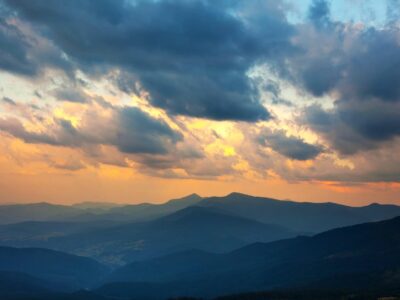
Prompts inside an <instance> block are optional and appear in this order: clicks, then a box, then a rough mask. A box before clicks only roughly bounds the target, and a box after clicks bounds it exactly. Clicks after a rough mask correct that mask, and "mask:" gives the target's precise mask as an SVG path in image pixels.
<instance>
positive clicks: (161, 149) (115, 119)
mask: <svg viewBox="0 0 400 300" xmlns="http://www.w3.org/2000/svg"><path fill="white" fill-rule="evenodd" d="M91 117H94V120H83V121H82V122H83V125H82V126H80V127H74V126H73V125H72V123H71V122H70V121H68V120H63V119H55V120H54V124H53V125H52V126H47V129H46V130H45V131H43V132H32V131H28V130H27V129H26V128H25V127H24V126H23V124H22V123H21V121H20V120H18V119H16V118H3V119H0V130H1V131H4V132H7V133H9V134H11V135H13V136H15V137H17V138H20V139H22V140H24V141H25V142H26V143H32V144H48V145H53V146H64V147H84V146H86V145H101V144H104V145H112V146H115V147H116V148H117V149H119V150H120V151H121V152H124V153H130V154H167V153H168V152H169V151H171V150H172V149H173V146H174V145H175V144H176V143H177V142H179V141H181V140H182V139H183V137H182V135H181V134H180V133H179V132H177V131H175V130H173V129H172V128H171V127H170V126H169V125H168V124H167V123H165V122H164V121H162V120H159V119H155V118H153V117H151V116H150V115H148V114H147V113H145V112H143V111H141V110H139V109H138V108H134V107H122V108H115V111H114V112H113V116H112V118H111V119H110V120H106V119H103V118H101V117H98V116H97V118H96V117H95V116H94V115H91V116H89V118H91ZM104 122H105V123H106V126H104V125H105V124H103V123H104Z"/></svg>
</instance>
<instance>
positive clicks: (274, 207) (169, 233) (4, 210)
mask: <svg viewBox="0 0 400 300" xmlns="http://www.w3.org/2000/svg"><path fill="white" fill-rule="evenodd" d="M3 216H4V219H2V222H3V223H4V224H2V225H0V298H1V299H19V300H22V299H38V300H39V299H57V300H58V299H93V300H97V299H101V300H103V299H150V300H153V299H154V300H156V299H167V298H170V297H184V296H193V297H205V298H213V297H218V296H221V295H229V294H234V295H232V296H229V297H228V298H227V299H230V298H232V299H235V297H237V296H235V295H241V294H243V293H248V292H253V293H252V294H246V295H249V296H243V297H248V299H258V298H257V297H260V298H259V299H265V298H266V299H313V298H312V297H311V296H310V295H314V296H315V297H316V298H315V299H335V298H331V297H333V296H332V295H339V294H340V297H342V295H353V296H354V297H356V296H357V297H361V298H360V299H367V298H368V297H372V298H371V299H373V297H375V296H377V295H378V296H381V295H386V296H388V295H398V294H399V295H400V290H399V288H398V286H400V254H399V253H400V217H397V216H400V207H399V206H396V205H382V204H371V205H367V206H363V207H350V206H344V205H339V204H335V203H299V202H293V201H281V200H275V199H270V198H261V197H254V196H249V195H244V194H239V193H232V194H229V195H227V196H224V197H209V198H201V197H200V196H198V195H196V194H192V195H189V196H187V197H184V198H181V199H174V200H171V201H168V202H166V203H164V204H139V205H127V206H126V205H125V206H121V205H112V204H107V203H93V204H90V203H81V204H77V205H72V206H63V205H52V204H47V203H40V204H28V205H11V206H10V205H7V206H0V217H3ZM13 221H16V222H14V223H13ZM7 287H10V288H7ZM337 293H338V294H337ZM387 293H389V294H387ZM279 295H280V296H279ZM307 295H308V296H307ZM317 295H318V296H317ZM264 296H265V297H264ZM314 296H313V297H314ZM35 297H36V298H35ZM262 297H264V298H262ZM279 297H281V298H279ZM296 297H297V298H296ZM307 297H308V298H307ZM318 297H319V298H318ZM338 297H339V296H338ZM363 297H364V298H363ZM342 298H343V297H342ZM238 299H240V298H238ZM246 299H247V298H246ZM343 299H347V298H343ZM351 299H357V298H351Z"/></svg>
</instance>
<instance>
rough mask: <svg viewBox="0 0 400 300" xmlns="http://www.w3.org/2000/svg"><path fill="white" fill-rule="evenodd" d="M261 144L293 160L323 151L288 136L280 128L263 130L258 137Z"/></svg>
mask: <svg viewBox="0 0 400 300" xmlns="http://www.w3.org/2000/svg"><path fill="white" fill-rule="evenodd" d="M258 141H259V143H260V144H261V145H263V146H267V147H270V148H271V149H273V150H274V151H276V152H278V153H280V154H281V155H283V156H286V157H288V158H291V159H295V160H308V159H314V158H315V157H317V156H318V155H319V154H320V153H322V152H323V148H322V147H321V146H318V145H312V144H309V143H306V142H304V141H303V140H302V139H299V138H296V137H288V136H286V134H285V132H284V131H282V130H277V131H273V132H272V131H269V130H264V131H263V132H262V133H261V134H260V136H259V137H258Z"/></svg>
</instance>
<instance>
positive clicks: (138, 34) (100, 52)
mask: <svg viewBox="0 0 400 300" xmlns="http://www.w3.org/2000/svg"><path fill="white" fill-rule="evenodd" d="M393 3H394V2H393V1H388V2H387V18H385V19H384V20H380V23H379V24H378V23H376V22H373V21H368V20H364V19H361V20H346V19H345V18H344V17H343V16H338V15H335V11H336V14H337V11H339V10H332V9H331V8H332V6H333V5H335V4H336V5H339V4H337V3H334V2H329V1H324V0H315V1H310V5H309V7H308V8H307V9H305V10H304V11H303V13H302V14H301V15H300V16H298V15H297V16H296V14H298V13H299V11H298V10H297V9H296V5H297V6H298V5H299V2H298V1H275V0H274V1H272V0H249V1H247V0H246V1H224V0H221V1H208V0H187V1H186V0H159V1H144V0H130V1H129V0H121V1H112V0H79V1H78V0H76V1H75V0H72V1H62V0H52V1H44V0H17V1H13V0H0V14H1V20H0V45H1V48H0V69H1V70H2V74H3V75H4V74H7V75H9V74H13V75H12V76H15V78H17V79H18V80H20V81H18V80H15V81H14V79H12V80H9V81H8V82H7V83H6V84H5V85H4V86H3V87H2V93H3V95H1V96H2V101H1V103H0V104H1V107H2V110H3V111H1V112H0V130H1V131H2V132H5V133H7V134H8V135H9V136H13V137H16V138H18V139H20V140H22V141H24V142H25V143H27V144H35V145H37V144H40V145H42V144H44V145H52V146H56V147H64V148H71V149H75V150H77V151H82V152H83V153H84V154H83V156H84V157H79V158H76V159H75V158H74V160H72V161H73V162H74V163H73V164H72V167H71V168H70V169H71V170H75V169H76V170H80V169H81V168H83V166H84V165H85V164H83V163H81V161H85V159H86V161H89V162H92V161H93V160H96V159H97V160H98V162H99V163H110V164H115V165H121V166H124V167H126V166H132V165H134V164H140V165H141V166H142V167H143V168H142V170H145V171H146V173H147V174H150V175H154V176H160V177H179V178H180V177H195V178H198V177H207V178H211V177H212V178H217V177H219V176H247V177H252V178H254V177H257V178H265V177H268V174H278V175H279V176H281V177H282V178H284V179H289V180H313V179H321V180H330V179H332V180H336V181H340V180H344V181H357V182H358V181H363V180H364V181H379V180H383V181H390V180H393V181H396V178H397V177H396V172H400V170H397V168H396V167H393V166H390V167H389V166H387V167H386V168H382V169H386V170H388V171H387V172H386V173H385V174H384V175H382V174H379V172H377V169H378V168H379V164H380V163H381V164H388V160H387V159H383V155H382V156H380V155H378V153H390V151H392V150H393V149H397V148H398V139H399V135H400V121H399V120H400V68H399V66H400V25H399V20H398V15H396V11H395V10H394V9H393V7H395V6H394V4H393ZM354 9H357V8H356V7H354ZM0 75H1V74H0ZM4 78H5V77H4ZM13 78H14V77H13ZM17 81H18V82H19V83H18V84H20V85H19V86H18V87H15V86H14V84H15V85H16V83H15V82H17ZM27 82H29V83H30V84H31V87H30V88H26V90H30V94H29V95H28V96H27V93H28V92H26V93H23V91H21V90H24V89H23V88H21V86H24V84H25V85H26V86H28V84H27ZM32 86H34V89H33V88H32ZM15 90H17V91H15ZM38 90H40V93H38ZM38 95H40V97H39V96H38ZM44 103H46V105H44ZM266 128H268V129H266ZM102 146H106V147H112V148H113V150H111V151H110V150H109V149H108V148H107V149H108V150H107V151H108V152H107V151H103V150H104V149H102ZM393 151H394V150H393ZM103 152H104V153H107V155H109V157H108V158H106V156H107V155H100V154H99V153H103ZM110 153H112V154H110ZM374 155H375V156H374ZM372 156H374V157H376V159H374V160H371V159H369V160H364V159H363V158H365V157H372ZM378 158H379V159H378ZM288 161H290V162H289V163H288ZM285 164H289V165H290V166H291V167H288V166H286V165H285ZM293 164H295V165H296V166H298V167H299V168H300V169H299V170H298V169H294V168H293ZM312 164H313V166H312V167H311V165H312ZM53 165H54V166H62V165H63V164H53ZM304 166H306V168H307V169H305V167H304ZM326 166H329V168H330V169H331V170H335V172H333V175H332V174H331V175H330V174H326V173H325V171H324V167H326ZM301 168H303V169H301ZM255 174H256V175H255ZM266 174H267V175H266Z"/></svg>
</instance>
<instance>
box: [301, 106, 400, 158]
mask: <svg viewBox="0 0 400 300" xmlns="http://www.w3.org/2000/svg"><path fill="white" fill-rule="evenodd" d="M302 118H303V121H304V122H305V123H306V124H308V125H309V126H310V127H311V128H312V129H313V130H314V131H315V132H317V133H319V134H321V135H322V136H323V137H324V138H325V139H326V140H327V141H328V142H329V143H330V144H331V146H332V147H333V148H334V149H335V150H337V151H338V152H340V153H341V154H345V155H351V154H355V153H357V152H359V151H362V150H371V149H376V148H378V147H379V146H380V144H381V143H383V142H387V141H390V140H392V139H393V138H394V137H395V136H398V135H400V103H396V104H393V103H385V102H381V101H379V100H371V101H363V102H362V103H361V104H360V103H359V101H338V103H337V105H336V106H335V108H334V109H332V110H324V109H322V108H321V107H320V106H317V105H313V106H310V107H308V108H307V109H306V110H305V112H304V114H303V116H302Z"/></svg>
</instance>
